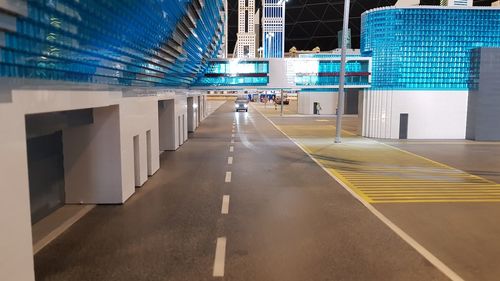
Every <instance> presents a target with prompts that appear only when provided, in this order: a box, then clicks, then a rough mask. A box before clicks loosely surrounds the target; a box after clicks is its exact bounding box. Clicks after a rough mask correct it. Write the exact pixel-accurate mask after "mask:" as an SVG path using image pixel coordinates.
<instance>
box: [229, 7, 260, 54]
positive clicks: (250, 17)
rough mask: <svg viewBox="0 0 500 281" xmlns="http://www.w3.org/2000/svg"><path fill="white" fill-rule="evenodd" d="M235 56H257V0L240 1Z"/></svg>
mask: <svg viewBox="0 0 500 281" xmlns="http://www.w3.org/2000/svg"><path fill="white" fill-rule="evenodd" d="M236 37H237V41H236V46H235V49H236V50H235V53H234V56H235V57H237V58H255V56H256V51H257V48H256V38H257V35H256V33H255V0H239V1H238V33H237V34H236Z"/></svg>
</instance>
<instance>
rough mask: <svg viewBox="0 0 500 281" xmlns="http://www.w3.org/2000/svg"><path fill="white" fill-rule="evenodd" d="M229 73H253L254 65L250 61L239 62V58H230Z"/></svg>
mask: <svg viewBox="0 0 500 281" xmlns="http://www.w3.org/2000/svg"><path fill="white" fill-rule="evenodd" d="M228 66H229V69H228V72H227V73H229V74H238V73H253V72H255V65H253V64H251V63H240V60H239V59H235V60H230V61H229V65H228Z"/></svg>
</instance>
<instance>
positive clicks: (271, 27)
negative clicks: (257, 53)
mask: <svg viewBox="0 0 500 281" xmlns="http://www.w3.org/2000/svg"><path fill="white" fill-rule="evenodd" d="M285 2H286V1H285V0H263V1H262V11H263V17H262V31H263V37H262V45H263V57H264V58H283V57H284V56H285Z"/></svg>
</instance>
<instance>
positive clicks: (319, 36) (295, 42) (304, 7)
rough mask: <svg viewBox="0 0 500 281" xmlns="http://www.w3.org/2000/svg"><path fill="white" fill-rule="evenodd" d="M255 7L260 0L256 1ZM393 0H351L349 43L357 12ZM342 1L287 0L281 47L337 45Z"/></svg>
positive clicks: (232, 11) (232, 13) (234, 15)
mask: <svg viewBox="0 0 500 281" xmlns="http://www.w3.org/2000/svg"><path fill="white" fill-rule="evenodd" d="M494 1H495V0H474V5H476V6H490V5H491V2H494ZM256 2H257V3H256V5H257V8H259V7H260V5H261V0H256ZM395 3H396V0H351V13H350V22H349V27H350V28H351V32H352V46H353V48H359V34H360V24H361V14H362V13H363V12H364V11H366V10H370V9H373V8H377V7H383V6H391V5H394V4H395ZM421 4H422V5H439V0H421ZM228 6H229V49H228V51H229V52H230V53H232V51H233V49H234V44H235V43H236V32H237V30H238V27H237V24H238V0H228ZM343 9H344V0H289V1H288V3H287V6H286V30H285V32H286V41H285V50H286V51H288V50H289V49H290V48H291V47H292V46H295V47H297V49H299V50H310V49H313V48H314V47H316V46H319V47H320V48H321V50H332V49H335V48H337V32H338V31H339V30H341V29H342V14H343Z"/></svg>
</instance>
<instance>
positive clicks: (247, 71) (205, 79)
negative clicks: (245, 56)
mask: <svg viewBox="0 0 500 281" xmlns="http://www.w3.org/2000/svg"><path fill="white" fill-rule="evenodd" d="M268 83H269V62H268V61H252V60H248V61H246V60H245V61H239V60H223V61H211V62H210V63H209V64H208V66H207V69H206V70H205V73H204V75H203V76H201V77H200V79H199V80H198V81H197V82H196V83H195V86H210V87H218V86H219V87H220V86H222V87H223V86H266V85H267V84H268Z"/></svg>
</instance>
